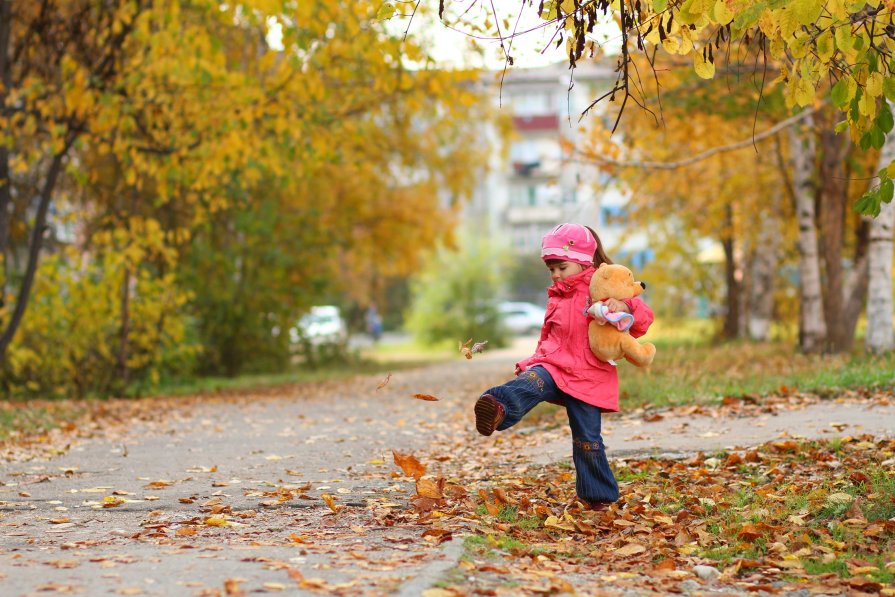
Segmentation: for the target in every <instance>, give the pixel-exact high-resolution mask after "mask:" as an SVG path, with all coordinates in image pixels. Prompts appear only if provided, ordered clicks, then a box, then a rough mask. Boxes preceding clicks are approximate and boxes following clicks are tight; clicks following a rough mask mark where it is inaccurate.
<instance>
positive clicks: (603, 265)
mask: <svg viewBox="0 0 895 597" xmlns="http://www.w3.org/2000/svg"><path fill="white" fill-rule="evenodd" d="M605 266H606V262H605V261H604V262H603V263H601V264H600V265H598V266H597V269H603V268H604V267H605Z"/></svg>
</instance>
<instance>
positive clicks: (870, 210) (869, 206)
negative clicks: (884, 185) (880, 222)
mask: <svg viewBox="0 0 895 597" xmlns="http://www.w3.org/2000/svg"><path fill="white" fill-rule="evenodd" d="M854 209H855V211H856V212H858V213H859V214H864V215H865V216H873V217H876V216H878V215H879V211H880V198H879V189H873V190H872V191H867V192H866V193H864V194H863V195H861V198H860V199H858V200H857V201H855V205H854Z"/></svg>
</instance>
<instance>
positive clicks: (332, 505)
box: [320, 493, 345, 512]
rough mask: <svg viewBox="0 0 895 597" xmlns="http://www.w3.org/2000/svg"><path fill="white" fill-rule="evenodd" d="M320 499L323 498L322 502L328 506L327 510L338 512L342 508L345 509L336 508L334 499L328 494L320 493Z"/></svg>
mask: <svg viewBox="0 0 895 597" xmlns="http://www.w3.org/2000/svg"><path fill="white" fill-rule="evenodd" d="M320 497H321V498H323V501H324V502H326V505H327V506H329V509H330V510H332V511H333V512H338V511H339V510H341V509H342V508H344V507H345V506H337V505H336V500H335V498H334V497H333V496H331V495H330V494H328V493H321V494H320Z"/></svg>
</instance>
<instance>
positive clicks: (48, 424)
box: [0, 401, 86, 441]
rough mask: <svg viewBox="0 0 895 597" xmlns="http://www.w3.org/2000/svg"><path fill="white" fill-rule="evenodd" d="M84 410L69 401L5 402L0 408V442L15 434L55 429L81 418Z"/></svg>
mask: <svg viewBox="0 0 895 597" xmlns="http://www.w3.org/2000/svg"><path fill="white" fill-rule="evenodd" d="M85 410H86V408H85V407H84V406H81V405H78V404H77V403H73V402H71V401H64V402H62V401H60V402H52V401H40V402H39V401H28V402H6V403H3V406H2V408H0V441H3V440H6V439H9V438H10V437H12V436H13V435H15V434H19V433H24V434H32V433H38V432H41V431H49V430H50V429H55V428H57V427H59V426H60V425H62V424H63V423H65V422H67V421H72V420H74V419H76V418H77V417H79V416H81V415H82V414H83V413H84V411H85Z"/></svg>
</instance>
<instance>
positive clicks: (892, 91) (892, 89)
mask: <svg viewBox="0 0 895 597" xmlns="http://www.w3.org/2000/svg"><path fill="white" fill-rule="evenodd" d="M883 95H885V96H886V99H887V100H889V101H890V102H895V76H891V75H890V76H888V77H886V78H885V79H883Z"/></svg>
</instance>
